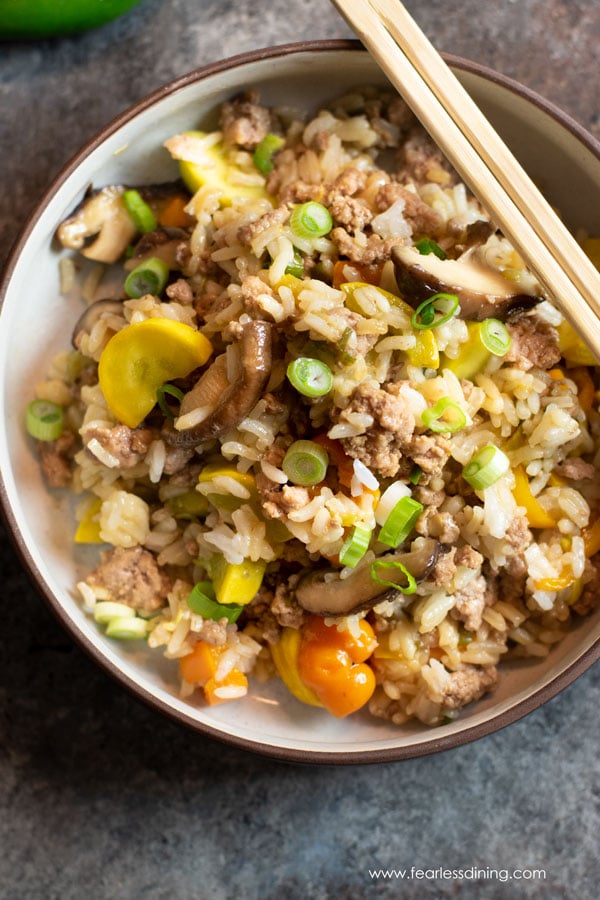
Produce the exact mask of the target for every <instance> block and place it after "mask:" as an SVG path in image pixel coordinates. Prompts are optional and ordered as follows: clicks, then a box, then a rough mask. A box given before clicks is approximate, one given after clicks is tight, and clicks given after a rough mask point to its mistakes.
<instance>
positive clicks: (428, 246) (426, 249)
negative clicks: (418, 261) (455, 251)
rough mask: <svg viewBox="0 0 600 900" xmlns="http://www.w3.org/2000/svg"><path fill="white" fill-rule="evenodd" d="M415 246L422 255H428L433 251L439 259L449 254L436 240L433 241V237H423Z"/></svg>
mask: <svg viewBox="0 0 600 900" xmlns="http://www.w3.org/2000/svg"><path fill="white" fill-rule="evenodd" d="M415 247H416V248H417V250H418V251H419V253H420V254H421V255H422V256H427V255H428V254H430V253H433V254H434V256H437V257H438V259H446V258H447V256H448V254H447V253H446V252H445V251H444V250H442V248H441V247H440V245H439V244H436V242H435V241H432V240H431V238H423V239H422V240H420V241H417V243H416V244H415Z"/></svg>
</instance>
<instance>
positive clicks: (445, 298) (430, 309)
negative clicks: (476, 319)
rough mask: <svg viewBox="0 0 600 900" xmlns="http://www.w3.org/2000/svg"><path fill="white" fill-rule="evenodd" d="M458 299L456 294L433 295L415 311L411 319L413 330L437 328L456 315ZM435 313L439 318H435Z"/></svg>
mask: <svg viewBox="0 0 600 900" xmlns="http://www.w3.org/2000/svg"><path fill="white" fill-rule="evenodd" d="M457 309H458V297H457V296H456V294H434V295H433V297H430V298H429V299H428V300H424V301H423V302H422V303H420V304H419V305H418V306H417V308H416V309H415V311H414V313H413V314H412V317H411V323H412V327H413V328H417V329H425V328H438V327H439V326H440V325H443V324H444V322H448V321H449V320H450V319H452V318H453V317H454V316H455V315H456V311H457ZM436 313H439V316H438V317H437V318H436Z"/></svg>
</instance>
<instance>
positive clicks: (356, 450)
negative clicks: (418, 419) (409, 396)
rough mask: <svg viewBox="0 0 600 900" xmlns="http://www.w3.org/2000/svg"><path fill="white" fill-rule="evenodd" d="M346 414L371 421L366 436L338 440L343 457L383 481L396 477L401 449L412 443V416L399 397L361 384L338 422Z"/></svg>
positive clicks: (369, 385)
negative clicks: (355, 460) (374, 471)
mask: <svg viewBox="0 0 600 900" xmlns="http://www.w3.org/2000/svg"><path fill="white" fill-rule="evenodd" d="M350 413H359V414H366V415H370V416H372V417H373V420H374V421H373V425H372V427H371V428H369V430H368V433H367V434H361V435H358V436H355V437H348V438H342V444H343V445H344V449H345V451H346V453H347V454H348V455H349V456H352V457H353V458H355V459H359V460H360V461H361V462H363V463H364V464H365V465H366V466H368V467H369V468H372V469H375V470H376V471H377V472H379V473H380V474H381V475H383V476H385V477H392V476H394V475H396V474H397V473H398V470H399V467H400V460H401V458H402V455H403V452H402V448H403V447H404V446H405V445H406V444H407V443H408V442H410V440H411V439H412V435H413V431H414V427H415V418H414V415H413V413H412V411H411V410H410V409H409V407H408V405H407V403H406V401H405V400H404V399H403V397H402V395H401V394H393V393H391V391H389V390H386V389H384V388H380V387H377V386H376V385H375V384H373V382H370V381H367V382H364V383H363V384H361V385H359V386H358V387H357V388H356V390H355V391H354V393H353V395H352V397H351V399H350V403H349V405H348V406H347V407H346V409H345V410H343V411H342V412H341V413H340V415H339V421H340V422H343V421H344V420H345V419H347V416H348V414H350Z"/></svg>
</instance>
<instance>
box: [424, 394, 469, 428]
mask: <svg viewBox="0 0 600 900" xmlns="http://www.w3.org/2000/svg"><path fill="white" fill-rule="evenodd" d="M421 421H422V422H423V425H425V427H426V428H429V430H430V431H435V432H436V433H439V434H441V433H443V432H446V431H449V432H452V433H453V432H455V431H460V429H461V428H464V427H465V425H466V424H467V417H466V415H465V412H464V410H462V409H461V408H460V406H459V405H458V403H455V402H454V400H451V399H450V397H442V398H441V399H440V400H438V401H437V403H435V404H434V405H433V406H431V407H430V408H429V409H426V410H425V412H424V413H422V414H421Z"/></svg>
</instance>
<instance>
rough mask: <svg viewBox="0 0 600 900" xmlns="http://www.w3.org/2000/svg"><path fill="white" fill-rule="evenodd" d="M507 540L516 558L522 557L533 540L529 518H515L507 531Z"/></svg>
mask: <svg viewBox="0 0 600 900" xmlns="http://www.w3.org/2000/svg"><path fill="white" fill-rule="evenodd" d="M505 540H506V541H507V543H508V545H509V547H510V548H511V550H512V551H513V555H514V556H517V557H518V556H522V554H523V553H524V551H525V550H526V549H527V548H528V547H529V545H530V544H531V542H532V540H533V535H532V533H531V529H530V528H529V521H528V519H527V516H515V518H514V519H513V520H512V522H511V523H510V525H509V526H508V528H507V529H506V535H505Z"/></svg>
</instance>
